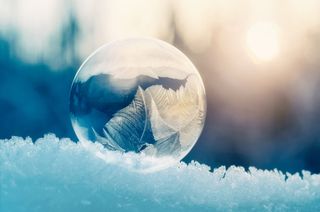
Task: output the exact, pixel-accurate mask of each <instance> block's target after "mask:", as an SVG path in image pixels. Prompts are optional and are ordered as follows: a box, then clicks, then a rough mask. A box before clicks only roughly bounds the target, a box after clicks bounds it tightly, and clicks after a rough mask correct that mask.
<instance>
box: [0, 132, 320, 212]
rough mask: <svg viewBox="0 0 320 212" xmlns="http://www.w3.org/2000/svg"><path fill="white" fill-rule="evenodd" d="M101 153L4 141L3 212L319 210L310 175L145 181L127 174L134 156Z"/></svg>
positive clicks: (154, 176)
mask: <svg viewBox="0 0 320 212" xmlns="http://www.w3.org/2000/svg"><path fill="white" fill-rule="evenodd" d="M101 148H102V145H101V144H98V143H96V144H92V145H91V146H90V149H89V150H88V149H87V148H85V147H84V146H83V145H80V144H76V143H73V142H72V141H71V140H69V139H61V140H60V139H58V138H56V137H55V136H54V135H47V136H45V137H44V138H41V139H39V140H37V141H36V143H35V144H33V143H32V141H31V139H29V138H27V139H25V140H24V139H22V138H18V137H13V138H12V139H10V140H0V173H1V175H0V183H1V190H0V192H1V193H0V211H10V212H15V211H46V212H49V211H319V210H320V175H315V174H314V175H311V174H310V173H309V172H306V171H303V172H302V177H300V176H299V174H294V175H290V174H283V173H281V172H279V171H277V170H274V171H263V170H257V169H256V168H250V169H249V171H245V170H244V169H243V168H241V167H230V168H228V169H226V168H225V167H220V168H218V169H215V170H213V171H210V168H209V167H208V166H205V165H200V164H198V163H197V162H193V163H191V164H189V165H186V164H184V163H180V164H178V165H177V166H175V167H171V168H169V169H166V170H163V171H161V172H155V173H151V174H141V173H137V172H133V171H130V170H128V169H127V168H125V167H126V166H122V165H124V164H125V163H126V161H128V159H130V158H131V159H132V158H134V155H132V154H121V153H117V152H112V151H108V152H104V155H105V156H106V158H108V160H101V156H99V155H97V154H96V153H97V152H100V150H101ZM98 150H99V151H98ZM129 161H130V160H129ZM132 161H134V160H131V162H132ZM117 164H118V165H117Z"/></svg>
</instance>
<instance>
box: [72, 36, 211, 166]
mask: <svg viewBox="0 0 320 212" xmlns="http://www.w3.org/2000/svg"><path fill="white" fill-rule="evenodd" d="M70 114H71V121H72V125H73V128H74V130H75V132H76V135H77V136H78V138H79V140H80V141H81V142H82V143H83V144H85V145H86V146H88V145H89V144H88V142H99V143H101V144H102V145H103V146H104V147H105V148H107V149H109V150H115V151H119V152H132V153H138V154H139V155H142V156H143V157H140V158H143V159H141V160H140V161H141V163H140V164H139V163H138V164H136V163H135V164H136V166H135V169H136V170H142V171H153V170H157V169H162V168H165V167H168V166H170V165H172V164H173V163H175V162H177V161H180V160H181V159H182V158H183V157H184V156H185V155H186V154H187V153H188V152H189V151H190V150H191V148H192V147H193V145H194V144H195V143H196V141H197V139H198V137H199V135H200V133H201V131H202V128H203V125H204V120H205V115H206V99H205V91H204V86H203V83H202V80H201V77H200V75H199V73H198V71H197V69H196V68H195V67H194V65H193V64H192V63H191V61H190V60H189V59H188V58H187V57H186V56H185V55H184V54H183V53H182V52H180V51H179V50H178V49H176V48H175V47H173V46H172V45H170V44H168V43H165V42H163V41H160V40H156V39H147V38H131V39H124V40H118V41H114V42H112V43H110V44H107V45H104V46H102V47H101V48H99V49H98V50H97V51H95V52H94V53H93V54H92V55H91V56H90V57H89V58H88V59H87V60H86V61H85V62H84V63H83V64H82V66H81V67H80V69H79V71H78V73H77V75H76V77H75V79H74V81H73V84H72V88H71V93H70ZM137 157H138V156H137ZM106 159H107V158H106ZM128 164H130V162H128Z"/></svg>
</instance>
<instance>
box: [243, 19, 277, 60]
mask: <svg viewBox="0 0 320 212" xmlns="http://www.w3.org/2000/svg"><path fill="white" fill-rule="evenodd" d="M246 39H247V46H248V49H249V50H250V53H251V54H252V55H253V56H254V57H255V59H258V60H263V61H268V60H271V59H273V58H274V57H276V56H277V54H278V53H279V35H278V28H277V26H276V25H274V24H272V23H268V22H259V23H256V24H254V25H253V26H251V27H250V29H249V30H248V32H247V37H246Z"/></svg>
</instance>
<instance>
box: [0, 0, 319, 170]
mask: <svg viewBox="0 0 320 212" xmlns="http://www.w3.org/2000/svg"><path fill="white" fill-rule="evenodd" d="M319 11H320V1H317V0H304V1H300V0H291V1H289V0H284V1H275V0H264V1H263V0H262V1H261V0H257V1H253V0H251V1H249V0H244V1H240V0H239V1H235V0H231V1H223V0H200V1H196V0H175V1H169V0H128V1H125V0H106V1H102V0H81V1H80V0H69V1H64V0H0V118H1V122H0V138H10V137H11V136H13V135H16V136H23V137H26V136H30V137H32V138H33V139H36V138H39V137H41V136H43V134H46V133H48V132H52V133H55V134H56V135H57V136H59V137H71V138H72V139H73V140H76V137H75V134H74V132H73V130H72V127H71V123H70V120H69V112H68V110H69V109H68V103H69V100H68V98H69V89H70V86H71V82H72V79H73V77H74V75H75V73H76V71H77V69H78V67H79V66H80V64H81V62H82V61H83V60H84V59H85V58H86V57H87V56H88V55H89V54H90V53H91V52H92V51H94V50H95V49H96V48H98V47H99V46H101V45H102V44H104V43H106V42H109V41H111V40H114V39H119V38H124V37H130V36H151V37H156V38H159V39H162V40H165V41H167V42H169V43H172V44H173V45H174V46H176V47H177V48H179V49H180V50H182V51H183V52H184V53H185V54H186V55H187V56H188V57H189V58H190V59H191V60H192V62H193V63H194V64H195V66H196V67H197V68H198V70H199V72H200V74H201V76H202V77H203V80H204V84H205V87H206V92H207V101H208V102H207V103H208V112H207V120H206V125H205V128H204V131H203V133H202V135H201V137H200V139H199V141H198V143H197V144H196V146H195V147H194V149H193V150H192V151H191V152H190V154H189V155H188V156H187V157H186V158H185V161H190V160H197V161H199V162H201V163H206V164H208V165H210V166H212V167H217V166H220V165H226V166H229V165H233V164H235V165H242V166H245V167H248V166H256V167H258V168H267V169H274V168H278V169H280V170H282V171H289V172H294V171H300V170H301V169H307V170H311V171H312V172H320V123H319V118H320V107H319V106H320V12H319Z"/></svg>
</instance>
